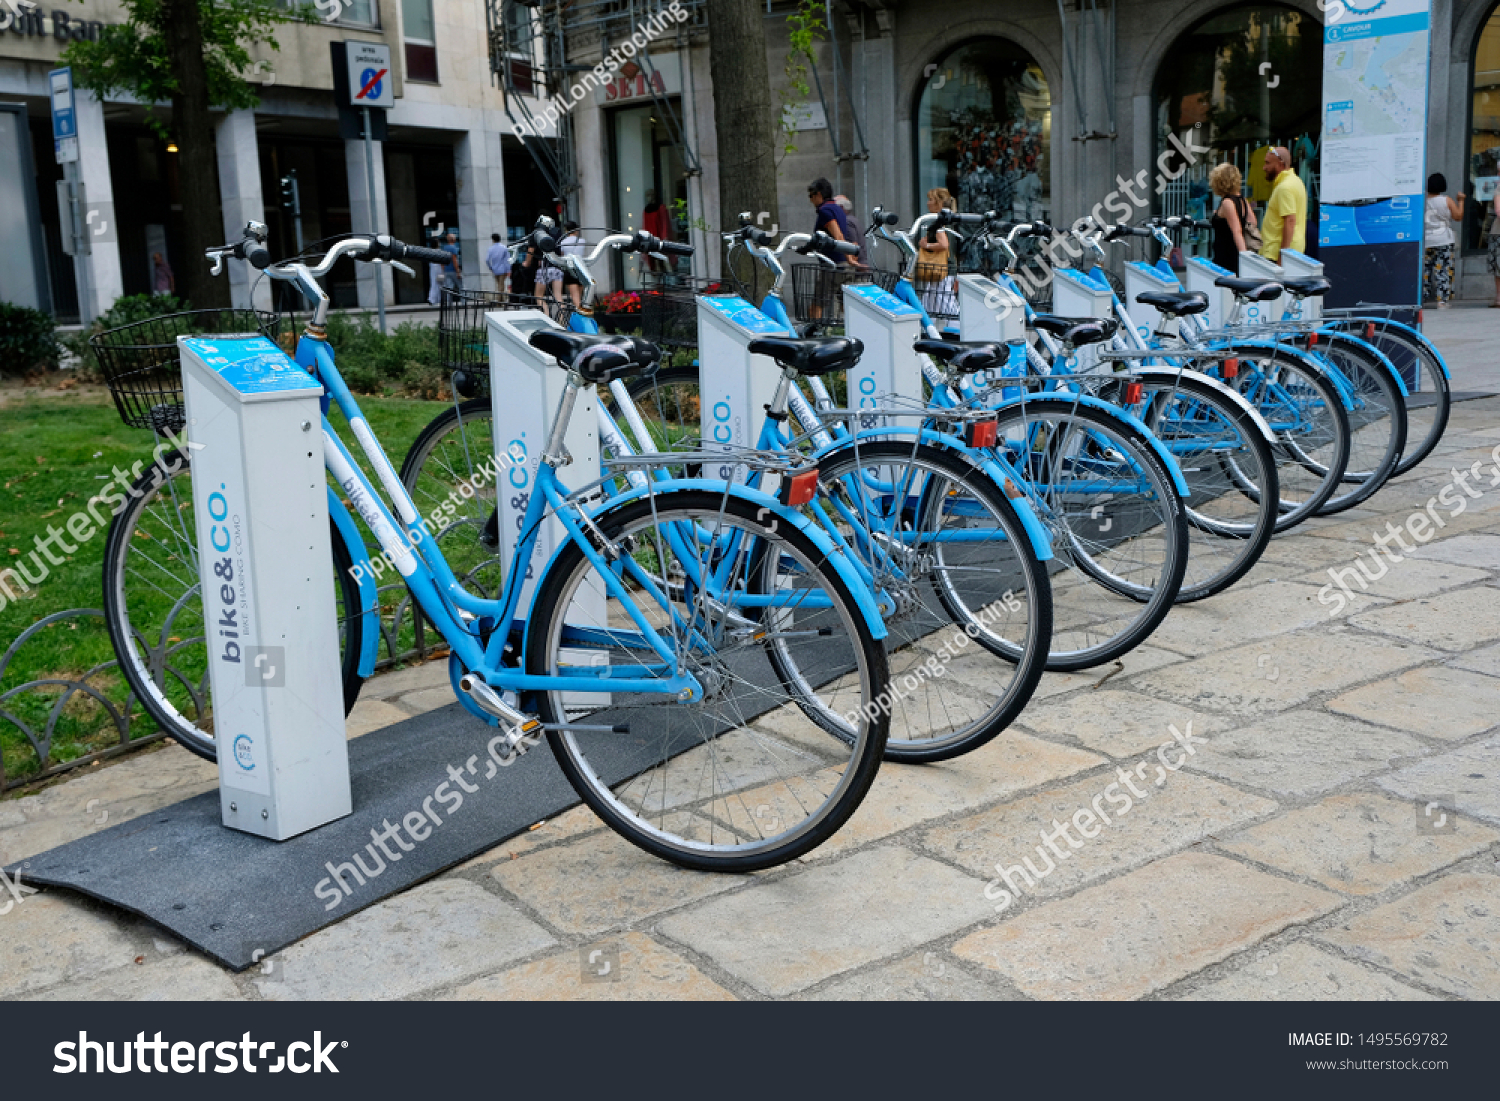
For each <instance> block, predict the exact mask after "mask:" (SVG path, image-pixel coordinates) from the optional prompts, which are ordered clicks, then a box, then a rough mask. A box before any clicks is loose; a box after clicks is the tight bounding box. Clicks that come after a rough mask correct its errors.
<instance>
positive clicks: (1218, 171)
mask: <svg viewBox="0 0 1500 1101" xmlns="http://www.w3.org/2000/svg"><path fill="white" fill-rule="evenodd" d="M1244 182H1245V178H1244V176H1242V175H1241V174H1240V170H1239V169H1238V168H1236V167H1235V166H1234V165H1232V164H1229V163H1227V162H1226V163H1224V164H1221V165H1217V166H1216V167H1215V168H1214V170H1213V171H1212V172H1210V173H1209V174H1208V186H1209V187H1210V188H1212V189H1213V193H1214V194H1215V195H1217V196H1218V197H1219V208H1218V209H1217V210H1216V211H1214V216H1213V227H1214V244H1213V262H1214V263H1215V264H1218V265H1219V267H1221V268H1224V269H1226V270H1228V271H1230V272H1232V273H1234V274H1235V275H1238V274H1239V273H1240V253H1242V252H1256V253H1258V252H1260V250H1261V244H1262V242H1261V237H1260V226H1259V224H1258V223H1257V222H1256V219H1255V211H1253V210H1252V209H1250V204H1249V203H1248V202H1247V201H1246V200H1245V197H1244V196H1243V195H1241V194H1240V188H1241V186H1242V185H1243V184H1244Z"/></svg>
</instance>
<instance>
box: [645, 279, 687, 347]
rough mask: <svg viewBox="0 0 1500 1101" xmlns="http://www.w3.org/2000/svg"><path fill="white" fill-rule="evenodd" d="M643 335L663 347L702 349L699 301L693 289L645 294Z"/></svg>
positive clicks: (654, 291)
mask: <svg viewBox="0 0 1500 1101" xmlns="http://www.w3.org/2000/svg"><path fill="white" fill-rule="evenodd" d="M641 334H642V335H643V336H644V337H645V338H646V339H647V340H649V341H650V342H651V343H652V344H655V345H657V346H658V347H662V348H696V347H697V346H698V300H697V297H696V296H695V295H694V294H693V292H692V291H691V290H690V289H673V290H667V289H662V290H651V291H644V292H642V294H641Z"/></svg>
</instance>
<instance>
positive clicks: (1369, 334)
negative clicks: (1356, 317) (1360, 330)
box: [1365, 321, 1375, 341]
mask: <svg viewBox="0 0 1500 1101" xmlns="http://www.w3.org/2000/svg"><path fill="white" fill-rule="evenodd" d="M1365 339H1366V340H1367V341H1368V340H1374V339H1375V322H1373V321H1366V322H1365Z"/></svg>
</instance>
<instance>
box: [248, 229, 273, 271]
mask: <svg viewBox="0 0 1500 1101" xmlns="http://www.w3.org/2000/svg"><path fill="white" fill-rule="evenodd" d="M242 247H243V251H244V254H245V259H246V260H248V261H249V262H250V266H251V267H253V268H254V269H255V270H256V271H265V270H266V269H267V268H268V267H270V266H271V250H270V249H268V248H266V246H265V245H263V244H261V243H260V242H259V241H257V240H255V238H253V237H247V238H245V241H244V245H243V246H242Z"/></svg>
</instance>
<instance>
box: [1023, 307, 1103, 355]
mask: <svg viewBox="0 0 1500 1101" xmlns="http://www.w3.org/2000/svg"><path fill="white" fill-rule="evenodd" d="M1031 327H1032V328H1033V329H1037V330H1040V331H1041V332H1044V333H1051V334H1052V335H1053V336H1055V337H1057V338H1058V339H1059V340H1061V341H1062V342H1063V343H1064V344H1071V345H1072V346H1073V347H1075V348H1082V347H1084V346H1085V345H1087V344H1102V343H1103V342H1104V341H1106V340H1108V339H1109V338H1110V337H1112V336H1114V335H1115V332H1116V331H1117V330H1118V329H1119V328H1120V323H1119V322H1118V321H1116V320H1115V319H1114V318H1112V317H1105V318H1097V317H1058V316H1057V315H1056V314H1050V313H1039V314H1037V315H1036V316H1034V317H1033V318H1032V319H1031Z"/></svg>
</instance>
